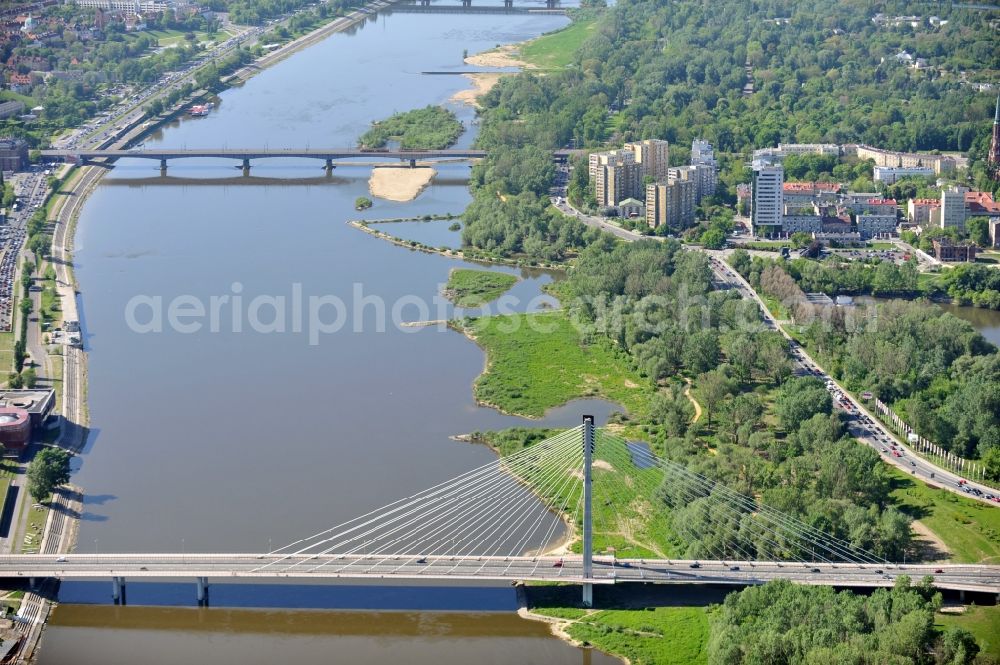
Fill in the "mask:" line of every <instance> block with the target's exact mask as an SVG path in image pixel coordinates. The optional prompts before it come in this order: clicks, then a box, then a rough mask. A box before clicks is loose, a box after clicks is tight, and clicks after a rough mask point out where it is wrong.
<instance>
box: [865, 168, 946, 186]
mask: <svg viewBox="0 0 1000 665" xmlns="http://www.w3.org/2000/svg"><path fill="white" fill-rule="evenodd" d="M872 170H873V175H872V179H873V180H874V181H875V182H882V183H885V184H887V185H891V184H892V183H894V182H896V181H897V180H899V179H900V178H906V177H908V176H922V177H926V176H933V175H934V169H933V168H931V167H930V166H876V167H874V168H873V169H872Z"/></svg>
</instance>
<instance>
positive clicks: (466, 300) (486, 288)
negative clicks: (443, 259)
mask: <svg viewBox="0 0 1000 665" xmlns="http://www.w3.org/2000/svg"><path fill="white" fill-rule="evenodd" d="M516 283H517V277H515V276H514V275H509V274H507V273H505V272H493V271H491V270H470V269H467V268H456V269H454V270H452V271H451V272H450V273H449V274H448V283H447V284H445V287H444V295H445V297H446V298H448V299H449V300H451V301H452V302H453V303H455V304H456V305H458V306H459V307H482V306H483V305H485V304H486V303H488V302H491V301H493V300H496V299H497V298H499V297H500V296H502V295H503V294H504V293H505V292H506V291H507V290H508V289H509V288H510V287H512V286H514V284H516Z"/></svg>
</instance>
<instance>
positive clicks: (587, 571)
mask: <svg viewBox="0 0 1000 665" xmlns="http://www.w3.org/2000/svg"><path fill="white" fill-rule="evenodd" d="M593 458H594V416H584V417H583V579H584V583H583V606H584V607H593V606H594V585H593V584H591V583H590V582H589V581H588V580H591V579H593V577H594V524H593V514H592V513H591V509H590V504H591V501H592V498H593V496H592V494H593V478H592V476H591V467H592V466H593Z"/></svg>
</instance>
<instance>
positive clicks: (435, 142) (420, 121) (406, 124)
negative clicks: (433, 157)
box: [358, 106, 464, 202]
mask: <svg viewBox="0 0 1000 665" xmlns="http://www.w3.org/2000/svg"><path fill="white" fill-rule="evenodd" d="M463 130H464V127H463V126H462V123H461V121H459V119H458V117H457V116H456V115H455V114H454V113H452V112H451V111H449V110H448V109H445V108H442V107H440V106H427V107H425V108H422V109H413V110H411V111H404V112H402V113H395V114H393V115H392V116H391V117H390V118H388V119H386V120H382V121H378V122H375V123H373V124H372V128H371V129H369V130H368V131H367V132H365V133H364V134H362V135H361V138H360V139H358V143H359V144H360V146H361V148H362V149H364V150H380V149H382V148H385V147H386V146H387V145H388V143H389V141H397V142H398V143H399V147H400V148H402V149H403V150H442V149H444V148H447V147H448V146H450V145H451V144H453V143H454V142H455V141H456V140H458V137H459V136H460V135H461V133H462V131H463ZM435 175H437V171H435V170H434V169H432V168H423V167H421V168H412V169H410V168H396V167H378V168H373V169H372V176H371V179H370V180H369V181H368V188H369V190H370V191H371V194H372V196H377V197H379V198H380V199H386V200H389V201H400V202H404V201H412V200H413V199H415V198H417V196H419V195H420V192H422V191H424V188H425V187H427V185H429V184H430V182H431V180H433V179H434V176H435Z"/></svg>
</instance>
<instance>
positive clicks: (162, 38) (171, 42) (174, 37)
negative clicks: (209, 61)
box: [134, 30, 230, 47]
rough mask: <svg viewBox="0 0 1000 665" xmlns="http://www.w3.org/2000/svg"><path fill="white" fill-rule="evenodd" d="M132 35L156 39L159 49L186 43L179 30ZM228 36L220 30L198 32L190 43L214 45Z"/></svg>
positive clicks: (150, 31)
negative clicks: (145, 35) (143, 35)
mask: <svg viewBox="0 0 1000 665" xmlns="http://www.w3.org/2000/svg"><path fill="white" fill-rule="evenodd" d="M134 34H136V35H141V34H147V35H149V36H150V37H153V38H154V39H156V41H157V43H158V44H159V45H160V46H161V47H162V46H177V45H178V44H184V43H187V40H186V39H185V38H184V34H185V33H184V32H183V31H181V30H145V31H143V32H137V33H134ZM229 36H230V34H229V33H228V32H226V31H224V30H220V31H218V32H216V33H214V34H211V33H208V32H201V31H198V32H195V33H194V40H193V41H192V42H190V43H192V44H199V43H201V42H209V43H213V44H214V43H216V42H221V41H224V40H225V39H226V38H228V37H229Z"/></svg>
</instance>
